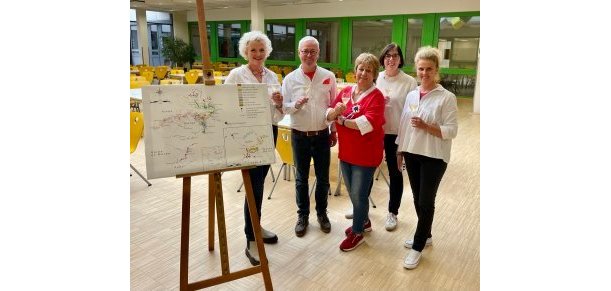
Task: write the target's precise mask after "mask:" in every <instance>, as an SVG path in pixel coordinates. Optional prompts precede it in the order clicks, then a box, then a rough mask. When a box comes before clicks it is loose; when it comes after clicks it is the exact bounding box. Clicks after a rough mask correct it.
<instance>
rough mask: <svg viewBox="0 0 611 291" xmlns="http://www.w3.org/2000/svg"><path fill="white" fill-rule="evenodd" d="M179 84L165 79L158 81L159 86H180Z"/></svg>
mask: <svg viewBox="0 0 611 291" xmlns="http://www.w3.org/2000/svg"><path fill="white" fill-rule="evenodd" d="M180 84H181V82H180V80H175V79H165V80H161V81H159V85H180Z"/></svg>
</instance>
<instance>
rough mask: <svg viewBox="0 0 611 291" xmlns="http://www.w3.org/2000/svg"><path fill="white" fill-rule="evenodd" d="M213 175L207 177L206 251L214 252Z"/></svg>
mask: <svg viewBox="0 0 611 291" xmlns="http://www.w3.org/2000/svg"><path fill="white" fill-rule="evenodd" d="M214 187H216V184H215V183H214V174H209V175H208V251H214V205H215V202H214V201H215V196H216V190H215V189H214Z"/></svg>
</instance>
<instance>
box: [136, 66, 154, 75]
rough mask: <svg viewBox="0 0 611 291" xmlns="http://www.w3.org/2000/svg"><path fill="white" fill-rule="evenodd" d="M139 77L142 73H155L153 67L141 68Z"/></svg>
mask: <svg viewBox="0 0 611 291" xmlns="http://www.w3.org/2000/svg"><path fill="white" fill-rule="evenodd" d="M139 71H140V76H142V73H143V72H153V73H154V71H155V69H154V68H153V67H148V66H142V67H140V70H139Z"/></svg>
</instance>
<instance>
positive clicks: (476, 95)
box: [473, 54, 480, 114]
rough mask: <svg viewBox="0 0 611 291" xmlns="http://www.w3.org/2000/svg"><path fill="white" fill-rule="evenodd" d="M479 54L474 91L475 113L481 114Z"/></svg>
mask: <svg viewBox="0 0 611 291" xmlns="http://www.w3.org/2000/svg"><path fill="white" fill-rule="evenodd" d="M479 57H480V56H479V54H478V61H477V77H476V79H475V93H473V113H477V114H479V75H480V71H479Z"/></svg>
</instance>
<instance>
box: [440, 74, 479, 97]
mask: <svg viewBox="0 0 611 291" xmlns="http://www.w3.org/2000/svg"><path fill="white" fill-rule="evenodd" d="M440 77H441V80H440V81H439V84H441V86H443V88H445V89H447V90H448V91H450V92H452V93H454V95H456V97H473V94H474V92H475V78H476V75H467V74H452V75H450V74H440Z"/></svg>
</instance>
